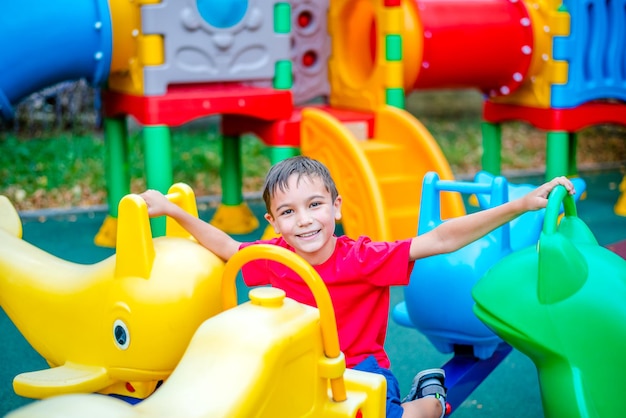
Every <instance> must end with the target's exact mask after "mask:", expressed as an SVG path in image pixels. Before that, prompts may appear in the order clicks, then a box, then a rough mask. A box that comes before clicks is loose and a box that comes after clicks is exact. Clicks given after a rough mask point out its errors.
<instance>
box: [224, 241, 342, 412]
mask: <svg viewBox="0 0 626 418" xmlns="http://www.w3.org/2000/svg"><path fill="white" fill-rule="evenodd" d="M259 259H263V260H272V261H277V262H279V263H282V264H284V265H286V266H287V267H289V268H290V269H292V270H293V271H294V272H296V273H297V274H298V275H299V276H300V277H302V279H303V280H304V282H305V283H306V284H307V285H308V286H309V289H311V292H312V293H313V297H314V298H315V303H316V304H317V308H318V309H319V311H320V326H321V328H322V345H323V347H324V354H325V355H326V357H329V358H337V357H339V356H340V355H341V350H340V349H339V337H338V335H337V322H336V320H335V309H334V308H333V303H332V301H331V299H330V294H329V293H328V289H327V288H326V284H324V282H323V281H322V278H321V277H320V276H319V274H317V271H315V269H314V268H313V267H312V266H311V265H310V264H309V263H307V262H306V261H305V260H304V259H303V258H302V257H300V256H299V255H297V254H295V253H293V252H291V251H289V250H287V249H285V248H282V247H277V246H275V245H269V244H258V245H250V246H249V247H246V248H244V249H242V250H240V251H238V252H237V253H235V255H233V256H232V257H231V258H230V260H228V263H226V266H225V268H224V274H223V276H222V307H223V309H224V310H227V309H230V308H233V307H235V306H237V285H236V283H235V279H236V277H237V273H238V272H239V270H241V268H242V267H243V265H244V264H246V263H247V262H249V261H253V260H259ZM330 386H331V391H332V393H333V400H334V401H335V402H341V401H344V400H346V387H345V383H344V381H343V376H341V377H338V378H334V379H330Z"/></svg>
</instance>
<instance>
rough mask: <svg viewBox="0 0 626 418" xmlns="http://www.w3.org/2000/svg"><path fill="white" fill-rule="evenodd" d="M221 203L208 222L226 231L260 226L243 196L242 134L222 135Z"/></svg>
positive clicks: (244, 230)
mask: <svg viewBox="0 0 626 418" xmlns="http://www.w3.org/2000/svg"><path fill="white" fill-rule="evenodd" d="M220 177H221V180H222V203H221V204H220V205H219V206H218V208H217V210H216V211H215V214H214V215H213V219H212V220H211V224H212V225H213V226H215V227H217V228H219V229H221V230H222V231H224V232H226V233H228V234H248V233H250V232H252V231H254V230H255V229H257V228H258V227H259V220H258V219H257V218H256V216H255V215H254V213H252V211H251V210H250V208H249V207H248V205H247V203H246V202H244V200H243V191H242V189H243V170H242V166H241V138H240V137H239V136H225V135H224V136H222V165H221V167H220Z"/></svg>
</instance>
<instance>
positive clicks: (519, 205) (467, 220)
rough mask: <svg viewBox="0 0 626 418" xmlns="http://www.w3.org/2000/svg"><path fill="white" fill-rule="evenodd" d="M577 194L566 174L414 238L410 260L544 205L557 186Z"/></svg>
mask: <svg viewBox="0 0 626 418" xmlns="http://www.w3.org/2000/svg"><path fill="white" fill-rule="evenodd" d="M559 184H560V185H563V186H565V188H566V189H567V191H568V192H569V193H570V194H574V193H575V190H574V185H573V184H572V182H571V181H570V180H569V179H567V178H566V177H557V178H555V179H553V180H552V181H550V182H548V183H545V184H543V185H542V186H540V187H538V188H536V189H535V190H533V191H531V192H529V193H528V194H526V195H525V196H523V197H521V198H519V199H517V200H514V201H512V202H508V203H505V204H503V205H500V206H496V207H494V208H491V209H487V210H483V211H480V212H476V213H472V214H470V215H466V216H461V217H458V218H454V219H450V220H447V221H445V222H443V223H442V224H440V225H439V226H437V227H436V228H435V229H433V230H431V231H429V232H427V233H425V234H423V235H419V236H417V237H414V238H413V240H412V241H411V250H410V257H411V260H416V259H418V258H423V257H428V256H431V255H436V254H444V253H449V252H453V251H456V250H458V249H459V248H462V247H464V246H466V245H467V244H470V243H472V242H474V241H476V240H477V239H479V238H481V237H483V236H485V235H487V234H488V233H489V232H491V231H493V230H494V229H496V228H498V227H500V226H502V225H504V224H505V223H507V222H509V221H512V220H513V219H515V218H517V217H518V216H520V215H522V214H523V213H525V212H528V211H532V210H537V209H541V208H545V207H546V206H547V204H548V195H549V194H550V192H551V191H552V189H554V188H555V187H556V186H557V185H559Z"/></svg>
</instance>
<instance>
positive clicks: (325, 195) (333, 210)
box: [265, 174, 341, 265]
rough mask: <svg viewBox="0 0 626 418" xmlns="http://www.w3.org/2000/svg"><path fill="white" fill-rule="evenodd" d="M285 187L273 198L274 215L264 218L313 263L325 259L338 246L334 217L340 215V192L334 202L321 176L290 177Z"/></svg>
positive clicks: (266, 215) (272, 208) (298, 252)
mask: <svg viewBox="0 0 626 418" xmlns="http://www.w3.org/2000/svg"><path fill="white" fill-rule="evenodd" d="M287 186H288V187H287V189H286V190H285V191H282V190H280V188H277V189H276V190H275V191H274V196H273V198H272V200H271V204H270V208H271V215H270V214H268V213H266V214H265V219H267V221H268V222H269V223H270V224H271V225H272V227H273V228H274V231H276V233H279V234H282V236H283V238H284V239H285V241H287V243H288V244H289V245H291V246H292V247H293V248H294V249H295V250H296V253H297V254H298V255H300V256H301V257H303V258H304V259H305V260H307V261H308V262H309V263H310V264H312V265H316V264H320V263H323V262H324V261H326V260H327V259H328V258H329V257H330V255H331V254H332V252H333V251H334V249H335V241H336V238H334V236H333V234H334V233H335V221H338V220H339V219H341V196H338V197H337V199H335V201H334V202H333V200H332V197H331V195H330V192H329V191H328V190H326V187H324V182H323V181H322V180H321V179H320V178H318V177H307V176H303V177H300V179H299V180H298V176H297V175H295V174H294V175H292V176H291V177H289V181H288V182H287Z"/></svg>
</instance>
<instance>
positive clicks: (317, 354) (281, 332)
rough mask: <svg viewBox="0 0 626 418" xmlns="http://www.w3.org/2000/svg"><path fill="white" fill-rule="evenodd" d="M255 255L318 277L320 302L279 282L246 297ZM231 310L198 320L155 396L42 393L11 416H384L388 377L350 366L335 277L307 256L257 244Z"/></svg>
mask: <svg viewBox="0 0 626 418" xmlns="http://www.w3.org/2000/svg"><path fill="white" fill-rule="evenodd" d="M255 259H268V260H274V261H277V262H281V263H283V264H285V265H287V266H288V267H289V268H291V269H292V270H293V271H294V272H296V273H297V274H298V275H300V276H301V277H302V279H303V280H304V281H305V282H306V283H307V284H308V285H309V288H310V289H311V291H312V293H313V296H314V297H315V301H316V305H317V307H318V308H313V307H310V306H307V305H303V304H300V303H297V302H296V301H294V300H293V299H290V298H287V297H285V292H284V291H283V290H281V289H277V288H272V287H258V288H254V289H252V290H251V291H250V301H249V302H246V303H244V304H242V305H240V306H235V305H236V303H237V297H236V293H237V292H236V288H235V277H236V273H237V272H238V271H239V270H240V269H241V267H242V266H243V265H244V264H245V263H247V262H249V261H252V260H255ZM222 306H223V307H224V308H225V309H226V310H225V311H224V312H222V313H220V314H218V315H216V316H213V317H211V318H209V319H207V320H206V321H204V323H203V324H202V325H200V327H199V328H198V330H197V332H196V333H195V334H194V336H193V338H192V340H191V341H190V343H189V347H188V348H187V350H186V351H185V354H184V355H183V357H182V359H181V360H180V363H179V364H178V366H177V367H176V369H175V370H174V372H173V373H172V375H171V376H170V377H169V378H168V379H167V381H165V383H163V385H162V386H161V387H159V389H158V390H157V391H156V392H154V394H152V395H151V396H150V397H148V398H147V399H145V400H143V401H141V402H139V403H137V404H135V405H130V404H128V403H126V402H124V401H122V400H119V399H116V398H113V397H110V396H102V395H98V394H70V395H62V396H57V397H54V398H51V399H45V400H43V401H39V402H34V403H32V404H30V405H27V406H24V407H22V408H20V409H17V410H15V411H13V412H12V413H10V414H9V415H8V416H7V418H44V417H45V418H79V417H80V418H83V417H90V418H141V417H150V418H159V417H163V418H171V417H176V418H211V417H215V418H218V417H219V418H222V417H241V418H253V417H257V418H281V417H285V418H291V417H326V418H340V417H346V418H348V417H349V418H356V417H362V418H383V417H384V416H385V406H386V402H385V399H386V381H385V378H384V377H383V376H382V375H380V374H374V373H368V372H363V371H358V370H350V369H346V367H345V358H344V356H343V353H342V352H341V351H340V348H339V339H338V336H337V325H336V322H335V312H334V309H333V305H332V302H331V299H330V295H329V293H328V289H327V288H326V285H325V284H324V282H323V281H322V279H321V278H320V277H319V275H318V274H317V272H316V271H315V270H314V269H313V267H311V265H310V264H308V263H307V262H306V261H305V260H304V259H303V258H301V257H300V256H298V255H296V254H295V253H293V252H291V251H289V250H286V249H284V248H280V247H277V246H274V245H263V244H262V245H252V246H249V247H246V248H244V249H243V250H241V251H239V252H238V253H236V254H235V255H234V256H233V257H232V258H231V259H230V260H229V261H228V263H227V264H226V267H225V270H224V277H223V285H222Z"/></svg>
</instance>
